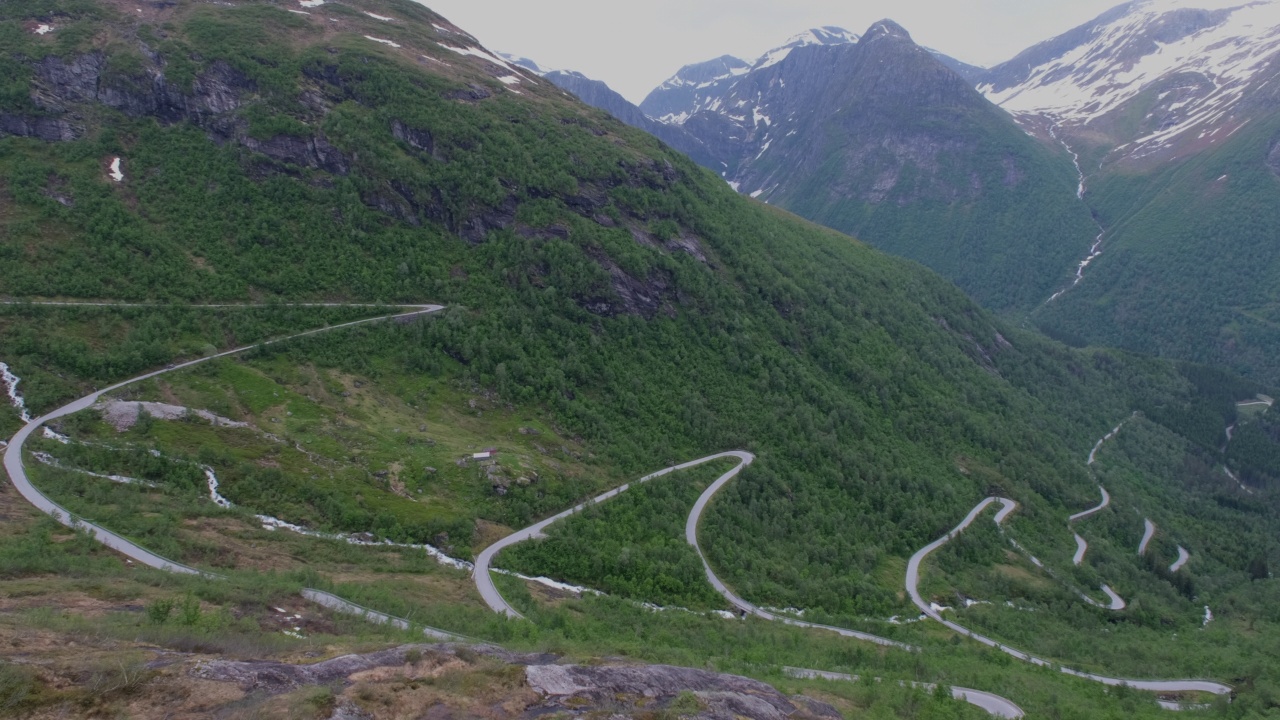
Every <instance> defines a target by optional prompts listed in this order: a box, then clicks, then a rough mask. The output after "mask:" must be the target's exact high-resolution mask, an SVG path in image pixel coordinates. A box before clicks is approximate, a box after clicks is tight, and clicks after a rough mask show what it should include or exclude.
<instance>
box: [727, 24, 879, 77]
mask: <svg viewBox="0 0 1280 720" xmlns="http://www.w3.org/2000/svg"><path fill="white" fill-rule="evenodd" d="M856 42H858V35H857V34H856V33H851V32H849V31H848V30H845V29H844V28H838V27H835V26H832V25H827V26H825V27H820V28H810V29H809V30H805V31H804V32H802V33H800V34H799V35H795V36H793V37H791V38H790V39H788V40H787V41H786V42H785V43H783V44H782V45H781V46H779V47H776V48H774V49H772V50H770V51H769V52H767V53H765V54H764V55H761V56H760V58H759V59H757V60H756V61H755V62H754V63H752V65H751V69H752V70H759V69H761V68H767V67H769V66H770V65H777V64H778V63H780V62H782V61H783V60H785V59H787V56H788V55H790V54H791V51H792V50H795V49H796V48H801V47H806V46H809V45H852V44H854V43H856Z"/></svg>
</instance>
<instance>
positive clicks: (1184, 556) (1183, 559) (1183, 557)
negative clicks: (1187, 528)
mask: <svg viewBox="0 0 1280 720" xmlns="http://www.w3.org/2000/svg"><path fill="white" fill-rule="evenodd" d="M1190 559H1191V553H1189V552H1187V549H1186V548H1184V547H1182V546H1181V545H1179V546H1178V559H1177V560H1175V561H1173V564H1172V565H1170V566H1169V572H1171V573H1176V572H1178V571H1179V570H1181V569H1182V567H1183V566H1184V565H1186V564H1187V561H1188V560H1190Z"/></svg>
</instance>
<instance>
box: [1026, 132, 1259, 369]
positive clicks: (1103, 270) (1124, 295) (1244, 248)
mask: <svg viewBox="0 0 1280 720" xmlns="http://www.w3.org/2000/svg"><path fill="white" fill-rule="evenodd" d="M1278 127H1280V126H1278V125H1277V122H1276V121H1274V120H1273V121H1268V122H1257V123H1250V124H1249V126H1248V127H1245V128H1243V129H1242V130H1241V131H1240V132H1238V133H1236V134H1235V135H1234V136H1233V137H1231V138H1230V139H1229V140H1227V141H1225V142H1223V143H1221V144H1220V145H1219V146H1217V147H1213V148H1210V149H1208V150H1206V151H1204V152H1201V153H1198V154H1197V155H1195V156H1193V157H1191V158H1189V159H1186V160H1181V161H1178V162H1174V163H1171V164H1169V165H1167V166H1165V167H1162V168H1160V169H1157V170H1145V169H1131V170H1123V169H1121V170H1115V171H1112V172H1109V173H1106V174H1104V175H1102V176H1101V177H1099V178H1097V179H1096V180H1094V181H1093V182H1094V184H1093V185H1092V186H1091V189H1090V192H1089V195H1088V198H1087V199H1088V201H1089V203H1090V204H1091V205H1093V206H1094V208H1095V209H1096V211H1097V213H1098V215H1099V220H1100V222H1101V223H1102V224H1103V226H1104V227H1105V228H1106V229H1107V235H1106V238H1105V244H1104V251H1105V252H1104V254H1103V255H1102V257H1100V258H1098V260H1097V261H1096V262H1095V263H1094V264H1093V265H1091V266H1090V268H1089V272H1088V277H1087V279H1086V281H1085V282H1083V283H1082V284H1081V285H1080V286H1079V287H1078V288H1076V289H1074V290H1072V291H1071V292H1069V293H1067V294H1066V295H1064V296H1063V297H1062V298H1060V299H1059V300H1057V301H1055V302H1054V303H1052V304H1050V305H1047V306H1045V307H1044V308H1042V309H1041V310H1039V311H1038V312H1037V313H1035V315H1034V316H1033V317H1034V320H1035V322H1036V323H1037V324H1038V325H1040V326H1041V327H1043V328H1044V329H1045V330H1046V331H1049V332H1051V333H1054V334H1057V335H1058V336H1060V337H1063V338H1064V339H1067V340H1074V341H1076V342H1090V343H1094V344H1098V345H1110V346H1113V347H1124V348H1129V349H1132V350H1134V351H1138V352H1144V353H1150V354H1154V355H1162V356H1166V357H1172V358H1180V359H1184V360H1193V361H1196V362H1202V363H1213V364H1216V365H1220V366H1223V367H1229V368H1232V369H1233V370H1235V371H1236V372H1238V373H1241V374H1244V375H1247V376H1249V377H1253V378H1256V379H1258V380H1261V381H1263V382H1267V383H1275V382H1276V380H1277V379H1278V378H1280V370H1278V366H1277V363H1276V359H1275V353H1274V351H1273V348H1275V347H1276V344H1277V342H1280V331H1278V330H1277V325H1276V322H1277V320H1280V317H1277V315H1276V307H1275V291H1276V280H1275V278H1276V277H1277V275H1276V272H1275V267H1276V262H1277V258H1276V255H1275V249H1274V245H1275V243H1274V231H1273V228H1275V227H1276V224H1277V222H1280V216H1277V211H1276V208H1277V206H1278V205H1277V201H1278V200H1280V180H1277V178H1276V174H1275V170H1274V169H1273V167H1272V166H1271V165H1270V164H1269V161H1268V153H1270V151H1271V150H1272V148H1273V145H1274V139H1275V135H1276V132H1277V128H1278Z"/></svg>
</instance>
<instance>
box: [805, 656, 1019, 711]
mask: <svg viewBox="0 0 1280 720" xmlns="http://www.w3.org/2000/svg"><path fill="white" fill-rule="evenodd" d="M782 674H783V675H786V676H788V677H793V678H799V679H801V680H834V681H842V682H858V681H859V680H861V678H859V677H858V676H857V675H848V674H846V673H837V672H827V671H826V670H809V669H808V668H795V667H784V668H782ZM876 682H881V680H880V678H876ZM899 682H900V683H901V684H903V685H910V686H911V687H913V688H920V689H921V690H925V691H927V692H933V691H934V690H935V689H937V687H938V686H937V685H934V684H933V683H921V682H906V681H899ZM951 697H953V698H955V699H957V700H963V701H964V702H967V703H969V704H970V705H973V706H974V707H977V708H981V709H983V710H986V711H987V713H988V714H990V715H991V716H992V717H998V718H1021V717H1026V713H1024V712H1023V711H1022V708H1020V707H1018V706H1017V705H1014V704H1013V702H1012V701H1010V700H1007V699H1005V698H1002V697H1000V696H999V695H993V694H991V693H989V692H983V691H981V690H971V689H969V688H962V687H956V686H954V685H953V686H952V687H951Z"/></svg>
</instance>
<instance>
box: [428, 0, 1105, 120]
mask: <svg viewBox="0 0 1280 720" xmlns="http://www.w3.org/2000/svg"><path fill="white" fill-rule="evenodd" d="M420 1H421V2H422V3H423V4H424V5H427V6H428V7H430V8H431V9H432V10H435V11H436V12H438V13H440V14H441V15H444V16H445V17H447V18H449V20H451V21H453V22H454V23H455V24H456V25H458V26H459V27H461V28H462V29H464V30H466V31H467V32H469V33H471V34H472V35H475V36H476V37H477V38H479V39H480V42H482V43H484V45H485V46H486V47H488V48H489V49H490V50H494V51H499V52H508V53H512V54H515V55H524V56H527V57H530V58H532V59H533V60H535V61H537V62H538V63H540V64H541V65H543V66H545V67H550V68H557V69H567V70H577V71H579V72H582V73H584V74H586V75H588V76H591V77H593V78H596V79H598V80H604V81H605V82H607V83H609V85H610V86H611V87H613V89H615V90H617V91H618V92H620V93H622V94H623V95H625V96H627V98H628V99H630V100H632V101H633V102H639V101H640V100H642V99H643V98H644V96H645V95H647V94H648V92H649V91H650V90H652V89H653V88H654V87H656V86H657V85H659V84H661V83H662V81H664V80H666V79H667V78H668V77H670V76H671V75H672V74H673V73H675V71H676V70H678V69H679V68H680V67H681V66H683V65H687V64H689V63H693V62H699V61H702V60H709V59H711V58H714V57H718V56H720V55H737V56H739V57H742V58H744V59H748V60H753V59H755V58H756V57H758V56H759V55H761V54H763V53H764V52H765V51H766V50H769V49H770V48H773V47H776V46H778V45H780V44H782V42H783V41H785V40H786V39H787V38H789V37H791V36H792V35H795V34H797V33H799V32H801V31H803V30H805V29H808V28H810V27H817V26H821V25H837V26H840V27H843V28H845V29H847V30H851V31H853V32H855V33H862V32H864V31H865V30H866V29H867V28H868V27H870V26H871V24H872V23H874V22H876V21H877V20H881V19H883V18H890V19H892V20H895V21H897V22H898V23H899V24H901V25H902V26H903V27H905V28H906V29H907V30H908V31H910V32H911V35H912V37H913V38H915V40H916V42H918V43H920V44H922V45H927V46H929V47H932V48H934V49H936V50H940V51H942V52H944V53H946V54H948V55H951V56H952V57H955V58H957V59H959V60H963V61H965V62H968V63H973V64H975V65H984V66H989V65H994V64H996V63H999V62H1002V61H1004V60H1008V59H1009V58H1011V57H1013V56H1014V55H1016V54H1017V53H1019V52H1021V51H1022V50H1024V49H1026V48H1027V47H1030V46H1031V45H1034V44H1035V43H1037V42H1040V41H1041V40H1047V39H1049V38H1050V37H1052V36H1054V35H1057V34H1059V33H1061V32H1063V31H1065V30H1069V29H1071V28H1073V27H1075V26H1076V25H1079V24H1081V23H1084V22H1086V21H1088V20H1090V19H1092V18H1093V17H1095V16H1097V15H1099V14H1101V13H1102V12H1104V11H1105V10H1107V9H1109V8H1111V7H1114V6H1115V5H1118V4H1120V3H1121V2H1122V0H420Z"/></svg>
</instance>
